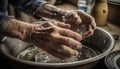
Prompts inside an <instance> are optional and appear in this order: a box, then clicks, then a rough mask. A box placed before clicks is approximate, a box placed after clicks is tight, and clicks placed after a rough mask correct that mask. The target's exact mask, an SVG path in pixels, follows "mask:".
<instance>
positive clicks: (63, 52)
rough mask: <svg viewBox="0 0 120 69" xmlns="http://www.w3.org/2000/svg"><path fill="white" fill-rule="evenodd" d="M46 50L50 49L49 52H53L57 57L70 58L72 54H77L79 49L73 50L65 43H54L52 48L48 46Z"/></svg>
mask: <svg viewBox="0 0 120 69" xmlns="http://www.w3.org/2000/svg"><path fill="white" fill-rule="evenodd" d="M46 49H47V50H46V51H49V52H48V53H50V54H52V55H53V56H55V57H58V58H61V59H68V58H70V57H72V56H77V55H78V51H76V50H73V49H71V48H69V47H68V46H65V45H58V44H56V45H52V46H51V48H46Z"/></svg>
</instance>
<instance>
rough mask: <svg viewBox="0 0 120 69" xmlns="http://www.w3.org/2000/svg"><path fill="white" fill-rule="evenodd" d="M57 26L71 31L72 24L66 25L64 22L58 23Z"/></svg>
mask: <svg viewBox="0 0 120 69" xmlns="http://www.w3.org/2000/svg"><path fill="white" fill-rule="evenodd" d="M57 26H58V27H61V28H67V29H70V27H71V25H70V24H65V23H62V22H58V23H57Z"/></svg>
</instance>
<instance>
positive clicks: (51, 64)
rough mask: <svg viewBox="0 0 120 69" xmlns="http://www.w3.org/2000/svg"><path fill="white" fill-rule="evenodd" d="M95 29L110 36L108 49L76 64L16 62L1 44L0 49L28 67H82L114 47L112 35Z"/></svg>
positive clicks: (101, 56) (103, 55)
mask: <svg viewBox="0 0 120 69" xmlns="http://www.w3.org/2000/svg"><path fill="white" fill-rule="evenodd" d="M97 29H99V30H102V31H103V32H105V33H106V34H107V35H108V36H110V39H111V40H112V42H111V44H110V47H109V48H108V49H107V50H106V51H105V52H103V53H102V54H99V55H97V56H95V57H92V58H89V59H86V60H81V61H76V62H70V63H36V62H31V61H27V60H18V58H16V57H14V56H12V55H10V54H8V53H7V52H5V50H4V49H5V45H4V44H1V46H0V49H1V52H2V53H3V54H4V55H5V56H6V57H7V58H10V59H12V60H14V61H17V62H20V63H24V64H28V65H32V66H41V67H71V66H77V65H83V64H88V63H90V62H94V61H96V60H99V59H101V58H103V57H105V56H107V55H108V54H109V53H110V52H111V51H112V50H113V48H114V46H115V40H114V38H113V37H112V35H111V34H110V33H108V32H107V31H106V30H104V29H102V28H99V27H97Z"/></svg>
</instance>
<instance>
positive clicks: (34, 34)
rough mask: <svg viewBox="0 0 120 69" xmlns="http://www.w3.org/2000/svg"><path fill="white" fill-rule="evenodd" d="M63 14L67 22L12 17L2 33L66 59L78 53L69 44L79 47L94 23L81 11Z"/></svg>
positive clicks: (90, 32)
mask: <svg viewBox="0 0 120 69" xmlns="http://www.w3.org/2000/svg"><path fill="white" fill-rule="evenodd" d="M64 16H65V20H66V21H65V22H66V23H69V24H65V23H62V22H58V21H54V20H50V21H45V22H42V23H40V24H28V23H25V22H22V21H18V20H16V19H12V20H11V22H10V23H9V24H8V26H7V28H6V32H5V33H4V34H6V35H7V36H10V37H14V38H19V39H21V40H23V41H26V42H29V43H33V44H34V45H36V46H37V47H39V48H41V49H43V50H45V51H46V52H48V53H50V54H52V55H53V56H55V57H58V58H61V59H67V58H70V57H72V56H76V55H78V51H77V50H74V49H72V48H71V46H72V47H74V48H76V49H80V48H81V47H82V44H81V43H80V41H81V40H82V39H84V38H85V37H87V36H90V35H92V34H93V31H94V29H95V27H96V25H95V22H94V19H93V18H92V17H91V16H90V15H88V14H86V13H84V12H82V11H72V12H66V13H65V15H64ZM70 29H72V30H73V31H72V30H70ZM83 30H84V31H83ZM74 31H76V32H74ZM77 32H79V33H80V34H79V33H77ZM8 33H9V34H8Z"/></svg>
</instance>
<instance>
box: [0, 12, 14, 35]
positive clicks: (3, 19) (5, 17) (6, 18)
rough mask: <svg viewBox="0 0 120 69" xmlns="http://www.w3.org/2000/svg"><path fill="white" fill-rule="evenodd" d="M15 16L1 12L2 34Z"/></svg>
mask: <svg viewBox="0 0 120 69" xmlns="http://www.w3.org/2000/svg"><path fill="white" fill-rule="evenodd" d="M13 18H14V17H13V16H8V15H4V14H0V34H2V32H3V31H4V30H5V28H6V26H7V23H8V22H9V21H10V19H13Z"/></svg>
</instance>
